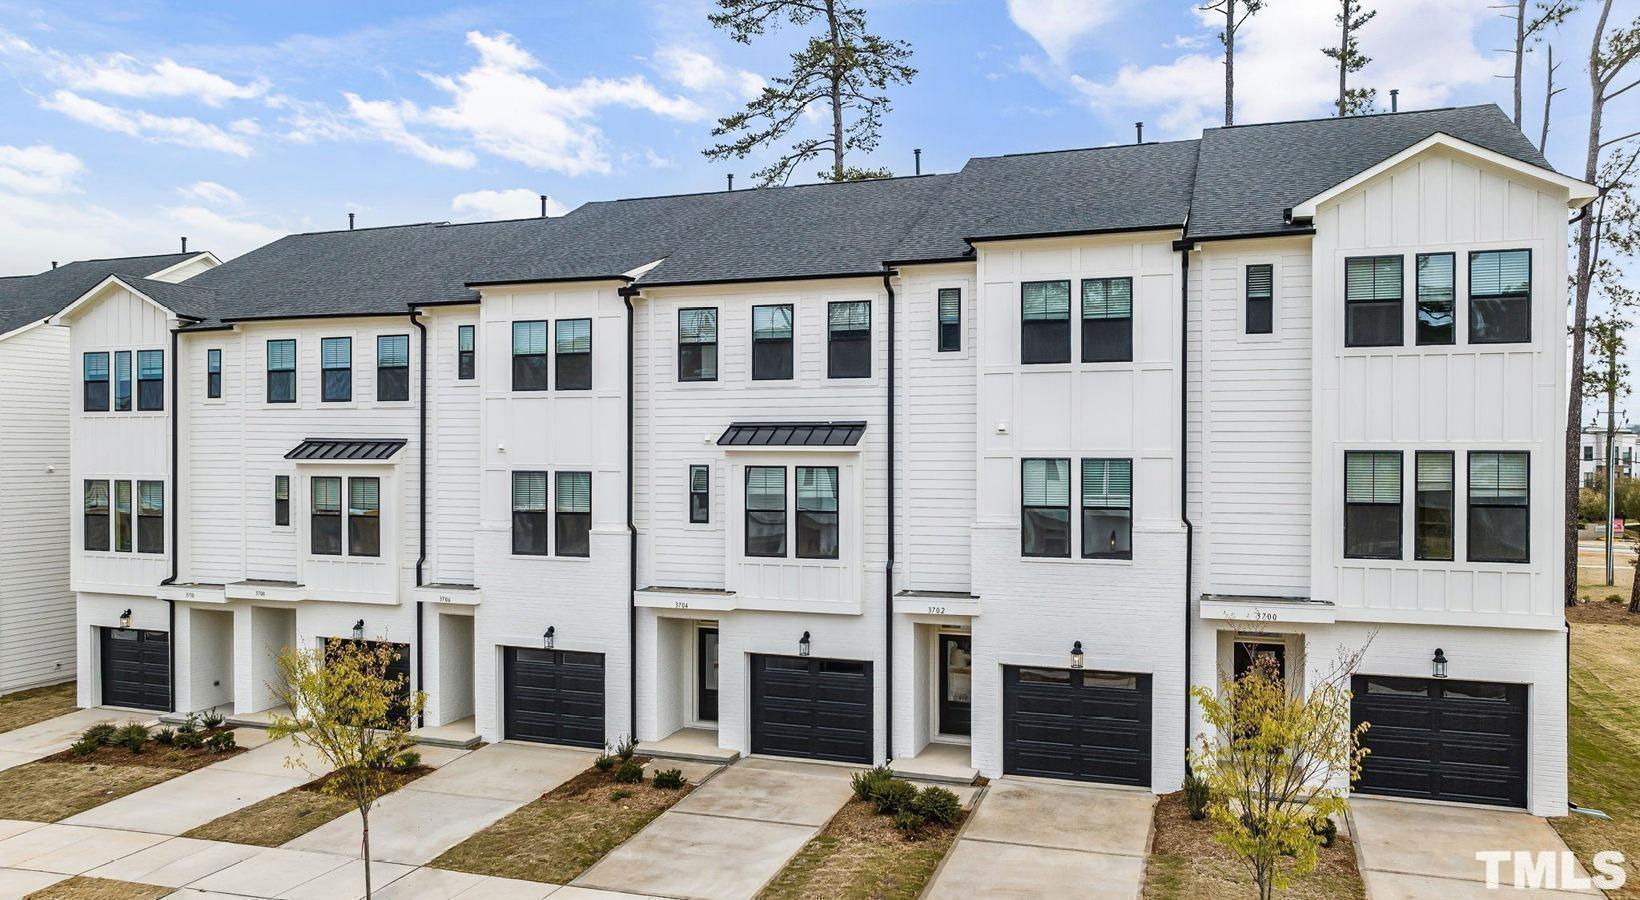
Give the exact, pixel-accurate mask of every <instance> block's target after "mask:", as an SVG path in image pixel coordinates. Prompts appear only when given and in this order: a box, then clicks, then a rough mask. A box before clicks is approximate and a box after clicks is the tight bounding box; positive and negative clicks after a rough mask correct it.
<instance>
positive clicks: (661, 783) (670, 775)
mask: <svg viewBox="0 0 1640 900" xmlns="http://www.w3.org/2000/svg"><path fill="white" fill-rule="evenodd" d="M654 782H655V787H658V788H661V789H662V790H667V791H675V790H677V789H678V788H681V787H683V770H682V769H661V770H659V771H657V772H656V773H655V778H654Z"/></svg>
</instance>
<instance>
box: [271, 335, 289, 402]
mask: <svg viewBox="0 0 1640 900" xmlns="http://www.w3.org/2000/svg"><path fill="white" fill-rule="evenodd" d="M268 402H269V403H295V402H296V342H295V341H268Z"/></svg>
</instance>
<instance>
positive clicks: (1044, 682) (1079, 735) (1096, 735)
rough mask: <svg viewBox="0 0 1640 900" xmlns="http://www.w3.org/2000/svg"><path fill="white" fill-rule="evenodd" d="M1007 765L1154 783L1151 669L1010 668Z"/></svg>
mask: <svg viewBox="0 0 1640 900" xmlns="http://www.w3.org/2000/svg"><path fill="white" fill-rule="evenodd" d="M1003 685H1004V686H1003V707H1004V710H1003V719H1004V725H1003V769H1004V771H1006V772H1009V773H1012V774H1018V775H1034V776H1039V777H1047V778H1066V779H1074V780H1078V781H1096V782H1105V783H1111V784H1130V785H1139V786H1148V785H1149V784H1150V745H1151V724H1150V719H1151V716H1150V676H1148V675H1138V674H1127V673H1110V672H1084V671H1077V670H1070V669H1040V668H1032V667H1013V666H1010V667H1006V668H1005V670H1004V677H1003Z"/></svg>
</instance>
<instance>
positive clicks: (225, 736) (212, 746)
mask: <svg viewBox="0 0 1640 900" xmlns="http://www.w3.org/2000/svg"><path fill="white" fill-rule="evenodd" d="M238 746H239V741H238V739H237V738H235V737H234V736H233V732H231V731H218V732H216V733H215V734H213V735H211V736H210V737H208V738H206V739H205V749H206V750H208V751H210V752H211V753H227V752H228V751H229V750H232V749H234V748H235V747H238Z"/></svg>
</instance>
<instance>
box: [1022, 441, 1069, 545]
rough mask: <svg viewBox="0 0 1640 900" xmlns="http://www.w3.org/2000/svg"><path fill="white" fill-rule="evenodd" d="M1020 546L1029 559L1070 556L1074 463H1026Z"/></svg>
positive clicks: (1034, 461)
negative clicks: (1072, 464) (1072, 466)
mask: <svg viewBox="0 0 1640 900" xmlns="http://www.w3.org/2000/svg"><path fill="white" fill-rule="evenodd" d="M1021 473H1022V477H1021V486H1022V488H1023V490H1022V491H1021V494H1022V496H1021V498H1020V499H1021V503H1022V507H1023V508H1022V509H1021V511H1020V532H1021V534H1020V542H1021V545H1022V552H1023V553H1024V555H1026V556H1049V557H1065V558H1067V559H1068V558H1069V557H1070V555H1071V461H1070V460H1068V459H1027V460H1025V461H1024V462H1023V464H1022V466H1021Z"/></svg>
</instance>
